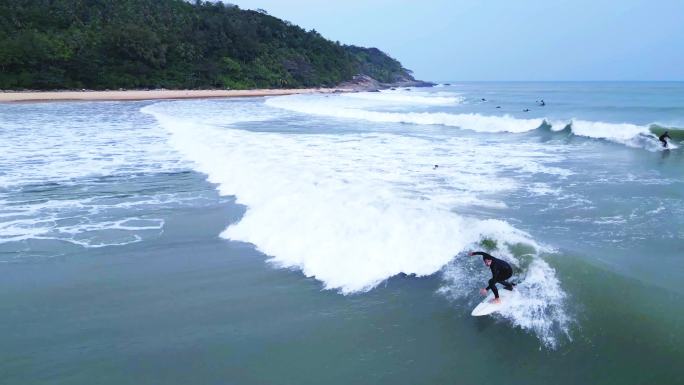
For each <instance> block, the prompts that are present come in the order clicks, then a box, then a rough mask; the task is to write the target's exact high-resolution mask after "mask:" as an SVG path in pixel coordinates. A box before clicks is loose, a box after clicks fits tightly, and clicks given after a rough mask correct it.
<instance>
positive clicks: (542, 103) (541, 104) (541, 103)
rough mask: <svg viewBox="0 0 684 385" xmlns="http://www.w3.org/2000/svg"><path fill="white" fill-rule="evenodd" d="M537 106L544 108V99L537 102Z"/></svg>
mask: <svg viewBox="0 0 684 385" xmlns="http://www.w3.org/2000/svg"><path fill="white" fill-rule="evenodd" d="M539 105H540V106H542V107H544V106H545V105H546V103H544V99H542V100H540V101H539Z"/></svg>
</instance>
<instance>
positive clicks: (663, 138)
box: [658, 131, 672, 147]
mask: <svg viewBox="0 0 684 385" xmlns="http://www.w3.org/2000/svg"><path fill="white" fill-rule="evenodd" d="M665 138H668V139H670V140H672V138H670V135H668V134H667V131H665V133H664V134H662V135H660V136H659V137H658V140H660V141H661V142H663V147H667V140H665Z"/></svg>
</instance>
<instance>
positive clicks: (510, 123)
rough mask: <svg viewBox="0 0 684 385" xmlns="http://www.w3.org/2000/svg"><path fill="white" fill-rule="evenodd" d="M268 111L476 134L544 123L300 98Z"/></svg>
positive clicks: (271, 102)
mask: <svg viewBox="0 0 684 385" xmlns="http://www.w3.org/2000/svg"><path fill="white" fill-rule="evenodd" d="M266 104H267V105H268V106H271V107H275V108H281V109H285V110H289V111H294V112H299V113H303V114H310V115H323V116H330V117H335V118H346V119H360V120H367V121H371V122H380V123H411V124H420V125H443V126H451V127H459V128H463V129H468V130H473V131H480V132H512V133H519V132H526V131H531V130H534V129H536V128H538V127H539V126H541V125H542V123H544V119H517V118H513V117H511V116H508V115H504V116H485V115H480V114H475V113H467V114H452V113H447V112H381V111H369V110H364V109H362V108H348V107H345V106H344V105H341V104H338V103H328V102H325V101H324V100H323V101H321V100H320V99H319V100H317V101H314V100H313V99H311V98H306V97H302V96H300V95H294V96H284V97H277V98H271V99H268V100H267V101H266Z"/></svg>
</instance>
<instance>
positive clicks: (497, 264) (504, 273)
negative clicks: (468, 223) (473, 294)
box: [470, 251, 514, 303]
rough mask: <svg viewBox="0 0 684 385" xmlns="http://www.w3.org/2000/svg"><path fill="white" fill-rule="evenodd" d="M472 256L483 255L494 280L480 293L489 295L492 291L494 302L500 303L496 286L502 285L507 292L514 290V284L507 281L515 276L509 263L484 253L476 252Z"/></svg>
mask: <svg viewBox="0 0 684 385" xmlns="http://www.w3.org/2000/svg"><path fill="white" fill-rule="evenodd" d="M470 255H481V256H482V260H483V261H484V263H485V265H487V266H489V269H490V270H491V271H492V278H491V279H490V280H489V282H488V283H489V285H488V286H487V287H485V288H483V289H480V293H481V294H482V295H487V292H488V291H489V290H490V289H491V291H492V293H494V301H493V302H494V303H500V302H501V300H500V299H499V290H497V288H496V284H497V283H500V284H502V285H503V286H504V288H505V289H506V290H513V286H514V284H512V283H510V282H508V281H507V279H509V278H511V276H512V275H513V268H511V265H509V264H508V262H506V261H503V260H501V259H498V258H494V257H492V256H491V255H489V254H487V253H485V252H483V251H475V252H472V253H470Z"/></svg>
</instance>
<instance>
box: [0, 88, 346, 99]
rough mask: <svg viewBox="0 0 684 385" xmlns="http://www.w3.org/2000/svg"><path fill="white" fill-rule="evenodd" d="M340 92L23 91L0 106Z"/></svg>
mask: <svg viewBox="0 0 684 385" xmlns="http://www.w3.org/2000/svg"><path fill="white" fill-rule="evenodd" d="M345 91H350V90H349V89H343V88H296V89H255V90H126V91H26V92H0V102H5V103H7V102H10V103H11V102H15V103H16V102H50V101H67V100H84V101H91V100H150V99H199V98H235V97H254V96H276V95H292V94H310V93H333V92H345Z"/></svg>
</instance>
